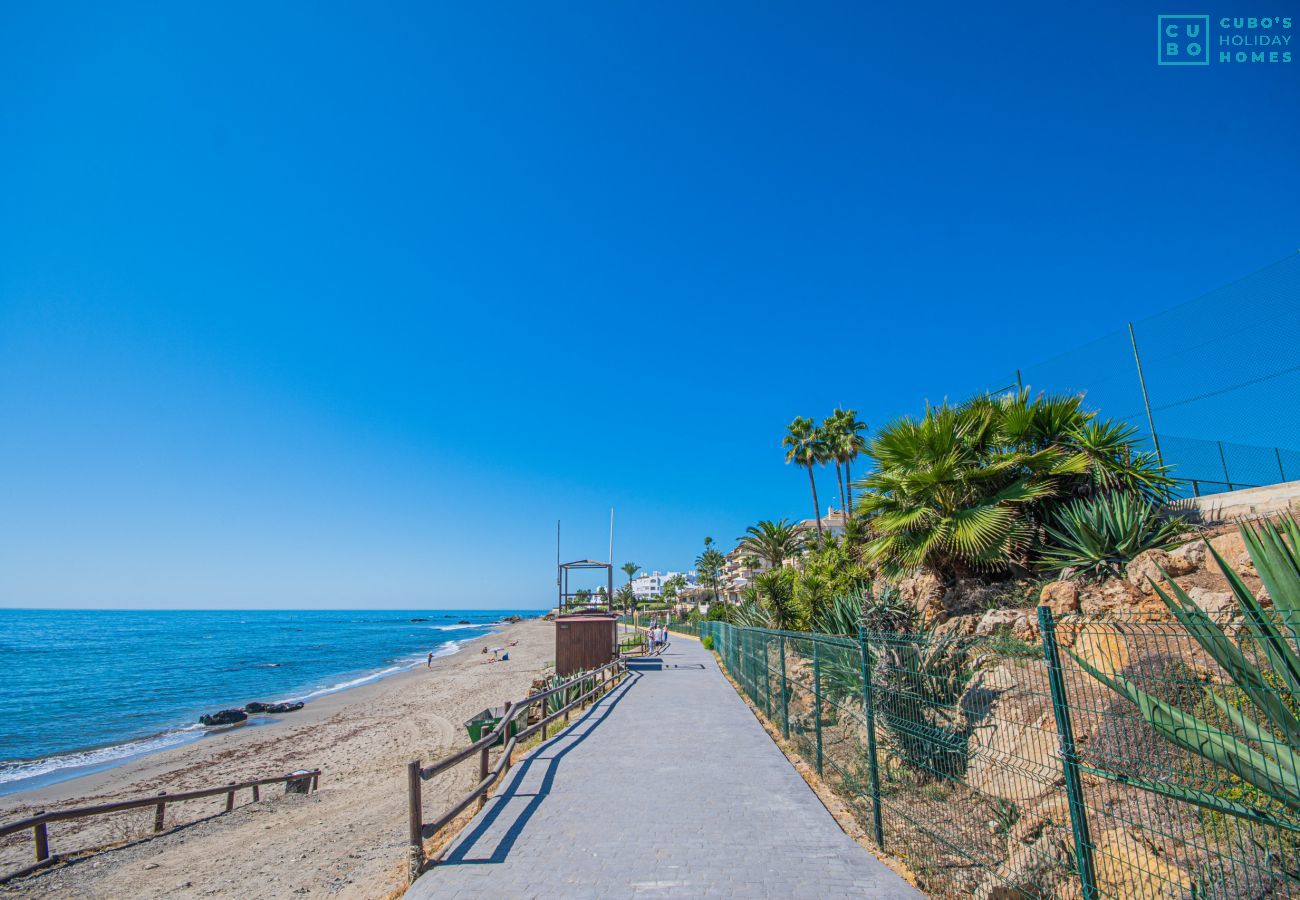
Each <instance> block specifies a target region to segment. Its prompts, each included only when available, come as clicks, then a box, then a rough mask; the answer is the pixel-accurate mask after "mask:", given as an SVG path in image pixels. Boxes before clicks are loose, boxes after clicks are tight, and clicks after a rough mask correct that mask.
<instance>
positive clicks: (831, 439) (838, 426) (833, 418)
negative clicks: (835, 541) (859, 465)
mask: <svg viewBox="0 0 1300 900" xmlns="http://www.w3.org/2000/svg"><path fill="white" fill-rule="evenodd" d="M843 417H844V410H842V409H840V408H839V407H836V409H835V411H834V412H833V413H831V414H830V415H829V416H827V417H826V419H825V420H824V421H823V422H822V427H821V433H822V440H823V441H824V442H825V444H826V449H825V452H824V454H823V459H826V460H833V461H834V463H835V480H836V482H838V483H839V486H840V509H844V508H845V506H844V469H843V468H841V465H840V464H841V461H842V460H841V457H840V440H841V438H842V436H843V434H842V424H843Z"/></svg>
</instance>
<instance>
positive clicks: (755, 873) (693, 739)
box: [406, 637, 921, 900]
mask: <svg viewBox="0 0 1300 900" xmlns="http://www.w3.org/2000/svg"><path fill="white" fill-rule="evenodd" d="M632 669H633V672H632V675H631V677H629V678H628V679H627V680H626V681H625V682H624V683H623V685H621V686H620V687H619V688H618V689H617V690H615V691H613V692H612V693H611V694H609V695H608V696H606V697H604V698H602V700H601V701H600V702H599V703H598V704H596V705H595V706H594V707H592V708H591V710H589V711H588V712H587V713H586V714H585V715H584V716H583V717H582V719H581V720H579V721H578V723H577V724H576V725H575V726H574V728H573V729H572V730H571V731H570V732H568V733H567V734H565V735H563V736H562V737H560V738H557V739H555V740H553V741H552V742H550V743H549V744H546V745H544V746H542V747H540V748H539V749H538V750H537V751H535V752H534V753H533V755H531V756H529V757H527V758H526V759H524V760H521V761H520V762H518V763H516V766H515V768H514V769H513V770H512V772H511V774H510V776H509V777H508V779H507V781H506V782H505V784H504V785H503V787H502V789H501V791H500V792H499V793H498V794H497V795H496V796H494V797H493V798H492V799H491V800H490V801H488V804H487V805H486V806H485V807H484V808H483V810H482V811H481V812H480V813H479V815H478V816H477V817H476V818H475V819H474V820H473V821H472V822H471V823H470V825H469V826H468V827H467V828H466V829H465V830H464V832H462V834H461V835H460V836H459V837H458V838H457V840H456V842H455V843H454V844H453V845H452V848H451V850H450V852H449V854H448V856H447V858H446V860H445V861H444V862H443V863H442V864H441V865H440V866H437V867H436V868H434V869H432V870H431V871H429V872H427V873H426V874H424V875H423V876H421V877H420V878H419V879H418V880H416V882H415V884H413V885H412V886H411V889H410V891H409V892H408V893H407V895H406V896H407V897H408V898H448V900H449V898H467V897H474V898H479V897H501V898H519V897H538V898H597V897H599V898H604V897H627V896H631V895H634V894H635V895H637V896H642V895H644V896H647V897H780V898H804V897H806V898H831V897H849V896H853V897H862V896H866V897H889V898H894V897H899V898H904V897H905V898H913V897H920V896H921V895H920V894H919V893H918V892H917V891H916V890H915V889H914V888H912V887H911V886H910V885H908V884H907V883H906V882H905V881H903V880H902V879H901V878H899V877H898V876H897V875H896V874H894V873H893V872H892V871H890V870H889V869H888V868H887V867H886V866H885V865H884V864H883V863H881V862H880V861H879V860H877V859H876V858H875V857H873V856H872V855H871V854H870V853H868V852H867V851H866V850H864V849H863V848H862V847H861V846H859V845H858V844H857V843H856V842H854V841H853V840H852V839H851V838H849V837H848V836H847V835H846V834H845V833H844V832H843V831H842V830H841V829H840V827H839V825H837V824H836V822H835V820H834V819H833V818H831V815H830V814H829V813H828V812H827V811H826V808H825V807H824V806H822V804H821V801H820V800H818V799H817V796H816V795H815V794H814V793H813V792H812V790H811V789H810V788H809V787H808V785H807V784H806V783H805V782H804V781H803V779H802V778H800V777H799V775H798V773H796V772H795V770H794V768H793V767H792V766H791V765H790V762H789V760H787V759H786V758H785V756H784V755H783V754H782V753H781V751H780V750H779V749H778V748H777V747H776V745H775V744H773V743H772V740H771V739H770V738H769V737H768V736H767V734H766V733H765V732H764V731H763V729H762V727H761V726H760V725H759V723H758V722H757V721H756V720H755V719H754V716H753V714H752V713H751V712H750V711H749V710H748V709H747V708H746V707H745V705H744V703H743V701H742V700H741V699H740V697H739V696H737V694H736V692H735V690H733V689H732V687H731V685H729V684H728V683H727V682H726V681H725V679H724V678H723V677H722V674H721V673H720V672H719V671H718V668H717V665H716V664H715V662H714V660H713V656H712V654H710V653H708V652H707V651H706V650H704V648H703V647H701V646H700V644H699V643H697V642H696V641H692V640H689V639H687V638H681V637H674V638H673V640H672V642H671V643H670V644H669V646H668V649H667V650H666V651H665V652H664V654H663V656H661V657H651V658H649V659H646V660H641V661H638V662H634V663H633V664H632Z"/></svg>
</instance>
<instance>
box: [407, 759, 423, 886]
mask: <svg viewBox="0 0 1300 900" xmlns="http://www.w3.org/2000/svg"><path fill="white" fill-rule="evenodd" d="M406 790H407V803H408V805H409V810H408V825H409V827H410V833H409V835H408V842H409V844H410V847H409V855H410V859H409V860H408V861H407V865H408V871H407V875H408V877H409V878H410V880H411V881H415V879H417V878H419V877H420V873H421V872H422V871H423V870H424V811H423V809H422V808H421V807H422V804H421V798H420V761H419V760H418V759H417V760H414V761H412V762H410V763H408V764H407V766H406Z"/></svg>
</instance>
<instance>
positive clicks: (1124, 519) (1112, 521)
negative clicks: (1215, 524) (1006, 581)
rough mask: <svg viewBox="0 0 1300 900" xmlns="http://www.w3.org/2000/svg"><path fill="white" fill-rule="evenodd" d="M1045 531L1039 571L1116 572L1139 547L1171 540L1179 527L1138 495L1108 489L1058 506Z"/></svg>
mask: <svg viewBox="0 0 1300 900" xmlns="http://www.w3.org/2000/svg"><path fill="white" fill-rule="evenodd" d="M1045 530H1046V532H1047V536H1048V538H1049V539H1050V541H1049V543H1048V545H1047V546H1046V547H1045V548H1044V549H1043V551H1042V552H1041V554H1040V555H1039V565H1040V566H1041V567H1042V568H1043V569H1045V570H1047V571H1059V570H1061V569H1065V568H1071V569H1077V570H1079V571H1081V572H1086V573H1089V574H1093V575H1102V574H1111V575H1119V574H1120V570H1121V568H1122V567H1123V565H1124V564H1125V563H1127V562H1128V561H1129V560H1131V559H1133V557H1135V556H1137V555H1138V554H1139V553H1141V552H1142V551H1144V550H1151V549H1155V548H1160V547H1167V546H1169V544H1171V543H1173V541H1174V539H1175V538H1177V537H1178V534H1179V532H1180V531H1181V530H1182V526H1181V523H1180V522H1179V521H1178V520H1177V519H1169V518H1166V517H1165V516H1162V515H1161V514H1160V511H1159V510H1158V509H1156V507H1155V506H1153V505H1152V504H1151V503H1149V502H1147V501H1146V500H1143V499H1141V498H1140V497H1135V496H1133V495H1131V494H1126V493H1111V494H1100V495H1098V496H1096V497H1090V498H1088V499H1086V500H1076V501H1074V502H1073V503H1071V504H1069V505H1067V506H1064V507H1062V508H1061V509H1060V510H1059V511H1057V513H1056V515H1055V516H1054V517H1053V519H1052V521H1051V522H1050V523H1049V524H1048V525H1047V526H1046V528H1045Z"/></svg>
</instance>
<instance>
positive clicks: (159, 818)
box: [153, 788, 257, 833]
mask: <svg viewBox="0 0 1300 900" xmlns="http://www.w3.org/2000/svg"><path fill="white" fill-rule="evenodd" d="M253 790H257V789H256V788H254V789H253ZM166 795H167V792H166V791H159V792H158V796H159V797H165V796H166ZM166 814H167V804H166V803H165V802H164V801H162V800H159V801H158V807H157V809H155V810H154V813H153V830H154V832H155V833H157V832H159V831H162V830H163V818H164V816H166Z"/></svg>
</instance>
